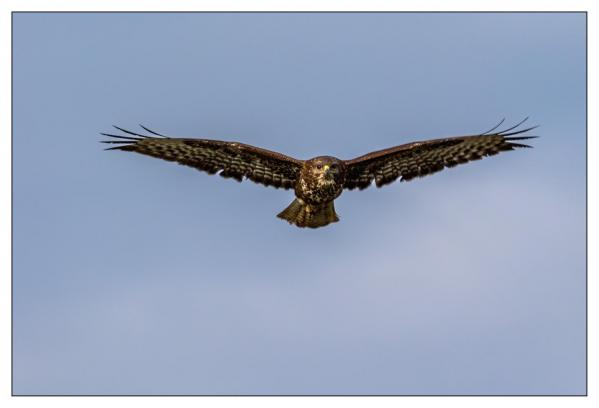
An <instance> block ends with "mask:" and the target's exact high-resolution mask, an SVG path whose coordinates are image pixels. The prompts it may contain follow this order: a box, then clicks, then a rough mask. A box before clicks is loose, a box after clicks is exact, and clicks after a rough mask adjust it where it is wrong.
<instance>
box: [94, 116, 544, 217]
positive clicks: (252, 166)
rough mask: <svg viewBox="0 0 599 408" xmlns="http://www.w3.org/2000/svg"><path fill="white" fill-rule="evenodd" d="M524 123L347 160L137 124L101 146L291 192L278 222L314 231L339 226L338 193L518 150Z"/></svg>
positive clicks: (523, 131)
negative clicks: (177, 134) (181, 135)
mask: <svg viewBox="0 0 599 408" xmlns="http://www.w3.org/2000/svg"><path fill="white" fill-rule="evenodd" d="M525 121H526V119H524V120H523V121H522V122H520V123H518V124H517V125H515V126H512V127H510V128H507V129H504V130H501V131H496V129H498V128H499V126H501V124H502V123H503V122H504V120H502V121H501V122H499V124H497V125H496V126H495V127H493V128H492V129H490V130H488V131H486V132H484V133H479V134H475V135H469V136H457V137H448V138H443V139H435V140H426V141H422V142H412V143H407V144H403V145H400V146H396V147H391V148H389V149H384V150H379V151H375V152H372V153H368V154H365V155H363V156H360V157H357V158H355V159H351V160H341V159H338V158H336V157H333V156H318V157H314V158H312V159H309V160H298V159H294V158H293V157H289V156H286V155H283V154H281V153H277V152H273V151H270V150H266V149H262V148H259V147H255V146H250V145H247V144H243V143H239V142H224V141H219V140H209V139H189V138H175V137H168V136H164V135H161V134H159V133H156V132H154V131H152V130H150V129H148V128H146V127H145V126H141V125H140V126H141V127H142V128H143V129H144V130H145V131H147V132H148V133H149V135H142V134H139V133H135V132H132V131H129V130H125V129H123V128H120V127H118V126H114V127H115V128H116V129H118V130H120V131H121V132H124V134H121V135H115V134H109V133H102V135H104V136H108V137H111V138H113V139H111V140H106V141H103V143H111V144H117V145H118V146H115V147H111V148H108V149H106V150H123V151H128V152H136V153H141V154H145V155H148V156H153V157H157V158H159V159H163V160H169V161H175V162H178V163H179V164H183V165H186V166H190V167H194V168H196V169H198V170H202V171H205V172H207V173H209V174H215V173H219V174H220V175H221V176H222V177H225V178H233V179H236V180H237V181H242V180H243V179H244V178H247V179H249V180H251V181H253V182H256V183H260V184H264V185H265V186H272V187H276V188H284V189H294V191H295V196H296V198H295V200H293V202H292V203H291V204H290V205H289V206H288V207H287V208H285V209H284V210H283V211H282V212H281V213H279V214H278V215H277V216H278V217H279V218H282V219H284V220H286V221H288V222H289V223H290V224H294V225H296V226H298V227H309V228H318V227H324V226H325V225H328V224H330V223H333V222H337V221H339V217H338V216H337V213H336V212H335V206H334V201H335V199H336V198H337V197H339V195H340V194H341V192H342V191H343V190H344V189H348V190H353V189H355V188H357V189H360V190H363V189H365V188H366V187H368V186H369V185H370V184H371V183H372V182H373V181H374V183H375V184H376V186H377V187H382V186H384V185H386V184H389V183H392V182H393V181H395V180H397V179H398V178H399V179H400V180H401V181H409V180H412V179H414V178H415V177H422V176H425V175H428V174H433V173H436V172H438V171H441V170H443V169H444V168H446V167H453V166H456V165H458V164H461V163H466V162H469V161H472V160H479V159H481V158H482V157H484V156H492V155H495V154H497V153H499V152H502V151H507V150H514V149H515V148H520V147H531V146H529V145H526V144H521V143H518V141H521V140H524V139H531V138H534V137H536V136H531V135H529V134H527V132H529V131H531V130H532V129H534V128H536V126H533V127H528V128H525V129H522V128H520V126H521V125H522V123H524V122H525Z"/></svg>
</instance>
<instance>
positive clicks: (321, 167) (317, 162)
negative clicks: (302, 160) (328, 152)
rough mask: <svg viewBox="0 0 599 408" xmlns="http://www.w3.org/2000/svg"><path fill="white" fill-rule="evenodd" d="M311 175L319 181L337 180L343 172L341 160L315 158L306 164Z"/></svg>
mask: <svg viewBox="0 0 599 408" xmlns="http://www.w3.org/2000/svg"><path fill="white" fill-rule="evenodd" d="M307 164H308V166H309V169H310V171H311V173H312V174H313V175H314V176H316V177H317V178H319V179H326V180H339V178H341V177H342V176H343V174H344V172H345V165H344V163H343V161H342V160H339V159H337V158H336V157H331V156H319V157H315V158H313V159H311V160H308V162H307Z"/></svg>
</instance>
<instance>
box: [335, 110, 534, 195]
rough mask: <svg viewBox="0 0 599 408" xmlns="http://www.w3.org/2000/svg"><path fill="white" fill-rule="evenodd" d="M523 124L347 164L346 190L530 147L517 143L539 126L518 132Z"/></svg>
mask: <svg viewBox="0 0 599 408" xmlns="http://www.w3.org/2000/svg"><path fill="white" fill-rule="evenodd" d="M525 120H526V119H524V121H525ZM524 121H522V122H520V123H518V124H517V125H516V126H512V127H511V128H509V129H505V130H502V131H499V132H495V133H492V132H493V131H494V130H495V129H497V128H498V127H499V126H500V125H501V123H503V121H501V122H500V123H499V124H498V125H497V126H495V127H494V128H493V129H491V130H489V131H487V132H485V133H481V134H478V135H471V136H458V137H450V138H445V139H435V140H427V141H423V142H414V143H408V144H404V145H401V146H396V147H392V148H389V149H385V150H379V151H376V152H372V153H369V154H366V155H364V156H360V157H357V158H355V159H352V160H346V161H345V165H346V166H347V175H346V179H345V185H344V187H345V188H348V189H350V190H352V189H354V188H359V189H360V190H362V189H365V188H366V187H368V186H369V185H370V184H371V183H372V181H374V182H375V183H376V186H377V187H381V186H384V185H385V184H389V183H392V182H394V181H395V180H397V179H398V178H400V177H401V181H409V180H412V179H413V178H415V177H422V176H426V175H428V174H433V173H436V172H438V171H441V170H443V169H444V168H446V167H453V166H456V165H458V164H462V163H467V162H469V161H472V160H479V159H481V158H482V157H483V156H492V155H494V154H497V153H499V152H501V151H506V150H513V149H515V148H518V147H531V146H528V145H525V144H521V143H516V142H515V141H517V140H523V139H531V138H534V137H536V136H528V135H524V133H526V132H528V131H530V130H532V129H534V128H536V126H534V127H530V128H526V129H519V130H515V129H516V128H517V127H519V126H520V125H521V124H522V123H524Z"/></svg>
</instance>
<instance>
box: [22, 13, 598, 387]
mask: <svg viewBox="0 0 599 408" xmlns="http://www.w3.org/2000/svg"><path fill="white" fill-rule="evenodd" d="M13 22H14V32H13V33H14V49H13V57H14V59H13V76H14V80H13V86H14V88H13V92H14V94H13V95H14V99H13V109H14V122H13V123H14V134H13V149H14V151H13V159H14V180H13V182H14V184H13V189H14V195H13V205H14V207H13V227H14V235H13V244H14V247H13V248H14V254H13V261H14V270H13V273H14V276H13V285H14V286H13V290H14V292H13V295H14V297H13V301H14V309H13V313H14V320H13V323H14V354H13V358H14V361H13V362H14V371H13V380H14V384H13V386H14V392H15V393H17V394H580V393H584V392H585V381H586V378H585V358H586V356H585V221H586V220H585V203H586V196H585V154H586V145H585V17H584V15H583V14H16V15H14V18H13ZM525 116H530V117H531V119H530V123H531V124H539V125H541V127H540V128H539V129H538V130H536V131H535V133H536V134H538V135H540V136H541V138H540V139H536V140H534V141H533V142H532V144H534V146H535V148H534V149H527V150H519V151H516V152H508V153H505V154H502V155H499V156H495V157H493V158H490V159H485V160H482V161H479V162H475V163H472V164H468V165H464V166H460V167H458V168H454V169H450V170H446V171H443V172H441V173H438V174H436V175H434V176H431V177H426V178H422V179H418V180H415V181H412V182H409V183H394V184H392V185H390V186H386V187H384V188H382V189H377V188H374V187H371V188H369V189H367V190H365V191H362V192H355V191H353V192H349V191H348V192H345V193H344V194H343V195H342V196H341V197H340V198H339V199H338V200H337V202H336V209H337V212H338V214H339V216H340V218H341V222H339V223H337V224H334V225H332V226H330V227H327V228H321V229H317V230H301V229H298V228H295V227H292V226H290V225H288V224H287V223H285V222H283V221H281V220H279V219H277V218H276V217H275V215H276V214H277V213H278V212H279V211H281V210H282V209H283V208H284V207H285V206H287V205H288V204H289V202H290V201H291V200H292V198H293V194H292V192H290V191H284V190H275V189H269V188H265V187H263V186H260V185H256V184H253V183H250V182H247V181H245V182H243V183H240V184H239V183H236V182H234V181H232V180H224V179H222V178H220V177H214V176H208V175H206V174H203V173H200V172H198V171H196V170H194V169H190V168H186V167H183V166H178V165H175V164H173V163H168V162H163V161H160V160H156V159H153V158H148V157H143V156H140V155H135V154H130V153H123V152H105V151H103V150H102V147H103V146H102V145H100V144H99V143H97V142H98V141H99V140H101V136H100V135H99V132H106V131H110V130H111V127H110V126H111V125H112V124H116V125H119V126H123V127H125V128H133V129H134V128H135V127H136V126H137V124H139V123H142V124H144V125H146V126H148V127H150V128H152V129H155V130H156V131H159V132H162V133H165V134H169V135H173V136H189V137H203V138H213V139H223V140H236V141H240V142H244V143H249V144H254V145H258V146H261V147H265V148H269V149H273V150H277V151H281V152H283V153H285V154H288V155H291V156H294V157H297V158H301V159H305V158H309V157H312V156H317V155H323V154H327V155H335V156H337V157H341V158H345V159H347V158H352V157H355V156H359V155H361V154H364V153H366V152H368V151H372V150H377V149H381V148H385V147H389V146H393V145H397V144H401V143H406V142H409V141H414V140H423V139H428V138H438V137H443V136H453V135H460V134H471V133H477V132H481V131H485V130H487V129H488V128H490V127H491V126H492V125H494V124H495V123H496V122H497V121H499V120H500V119H501V118H503V117H506V118H507V119H508V122H514V123H515V122H517V121H519V120H521V119H522V118H523V117H525Z"/></svg>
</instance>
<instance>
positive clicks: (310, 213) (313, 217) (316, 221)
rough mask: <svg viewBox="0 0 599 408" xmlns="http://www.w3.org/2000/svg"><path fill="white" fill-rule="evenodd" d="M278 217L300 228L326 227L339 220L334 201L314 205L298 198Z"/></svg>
mask: <svg viewBox="0 0 599 408" xmlns="http://www.w3.org/2000/svg"><path fill="white" fill-rule="evenodd" d="M277 217H279V218H282V219H284V220H286V221H287V222H289V223H290V224H294V225H297V226H298V227H300V228H304V227H308V228H318V227H324V226H325V225H329V224H330V223H332V222H337V221H339V217H338V216H337V213H335V205H334V204H333V201H331V202H329V203H326V204H324V205H323V206H322V207H313V206H311V205H309V204H306V203H304V202H303V201H301V200H299V199H297V198H296V199H295V200H293V202H292V203H291V204H289V206H288V207H287V208H285V209H284V210H283V211H281V212H280V213H279V214H278V215H277Z"/></svg>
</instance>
